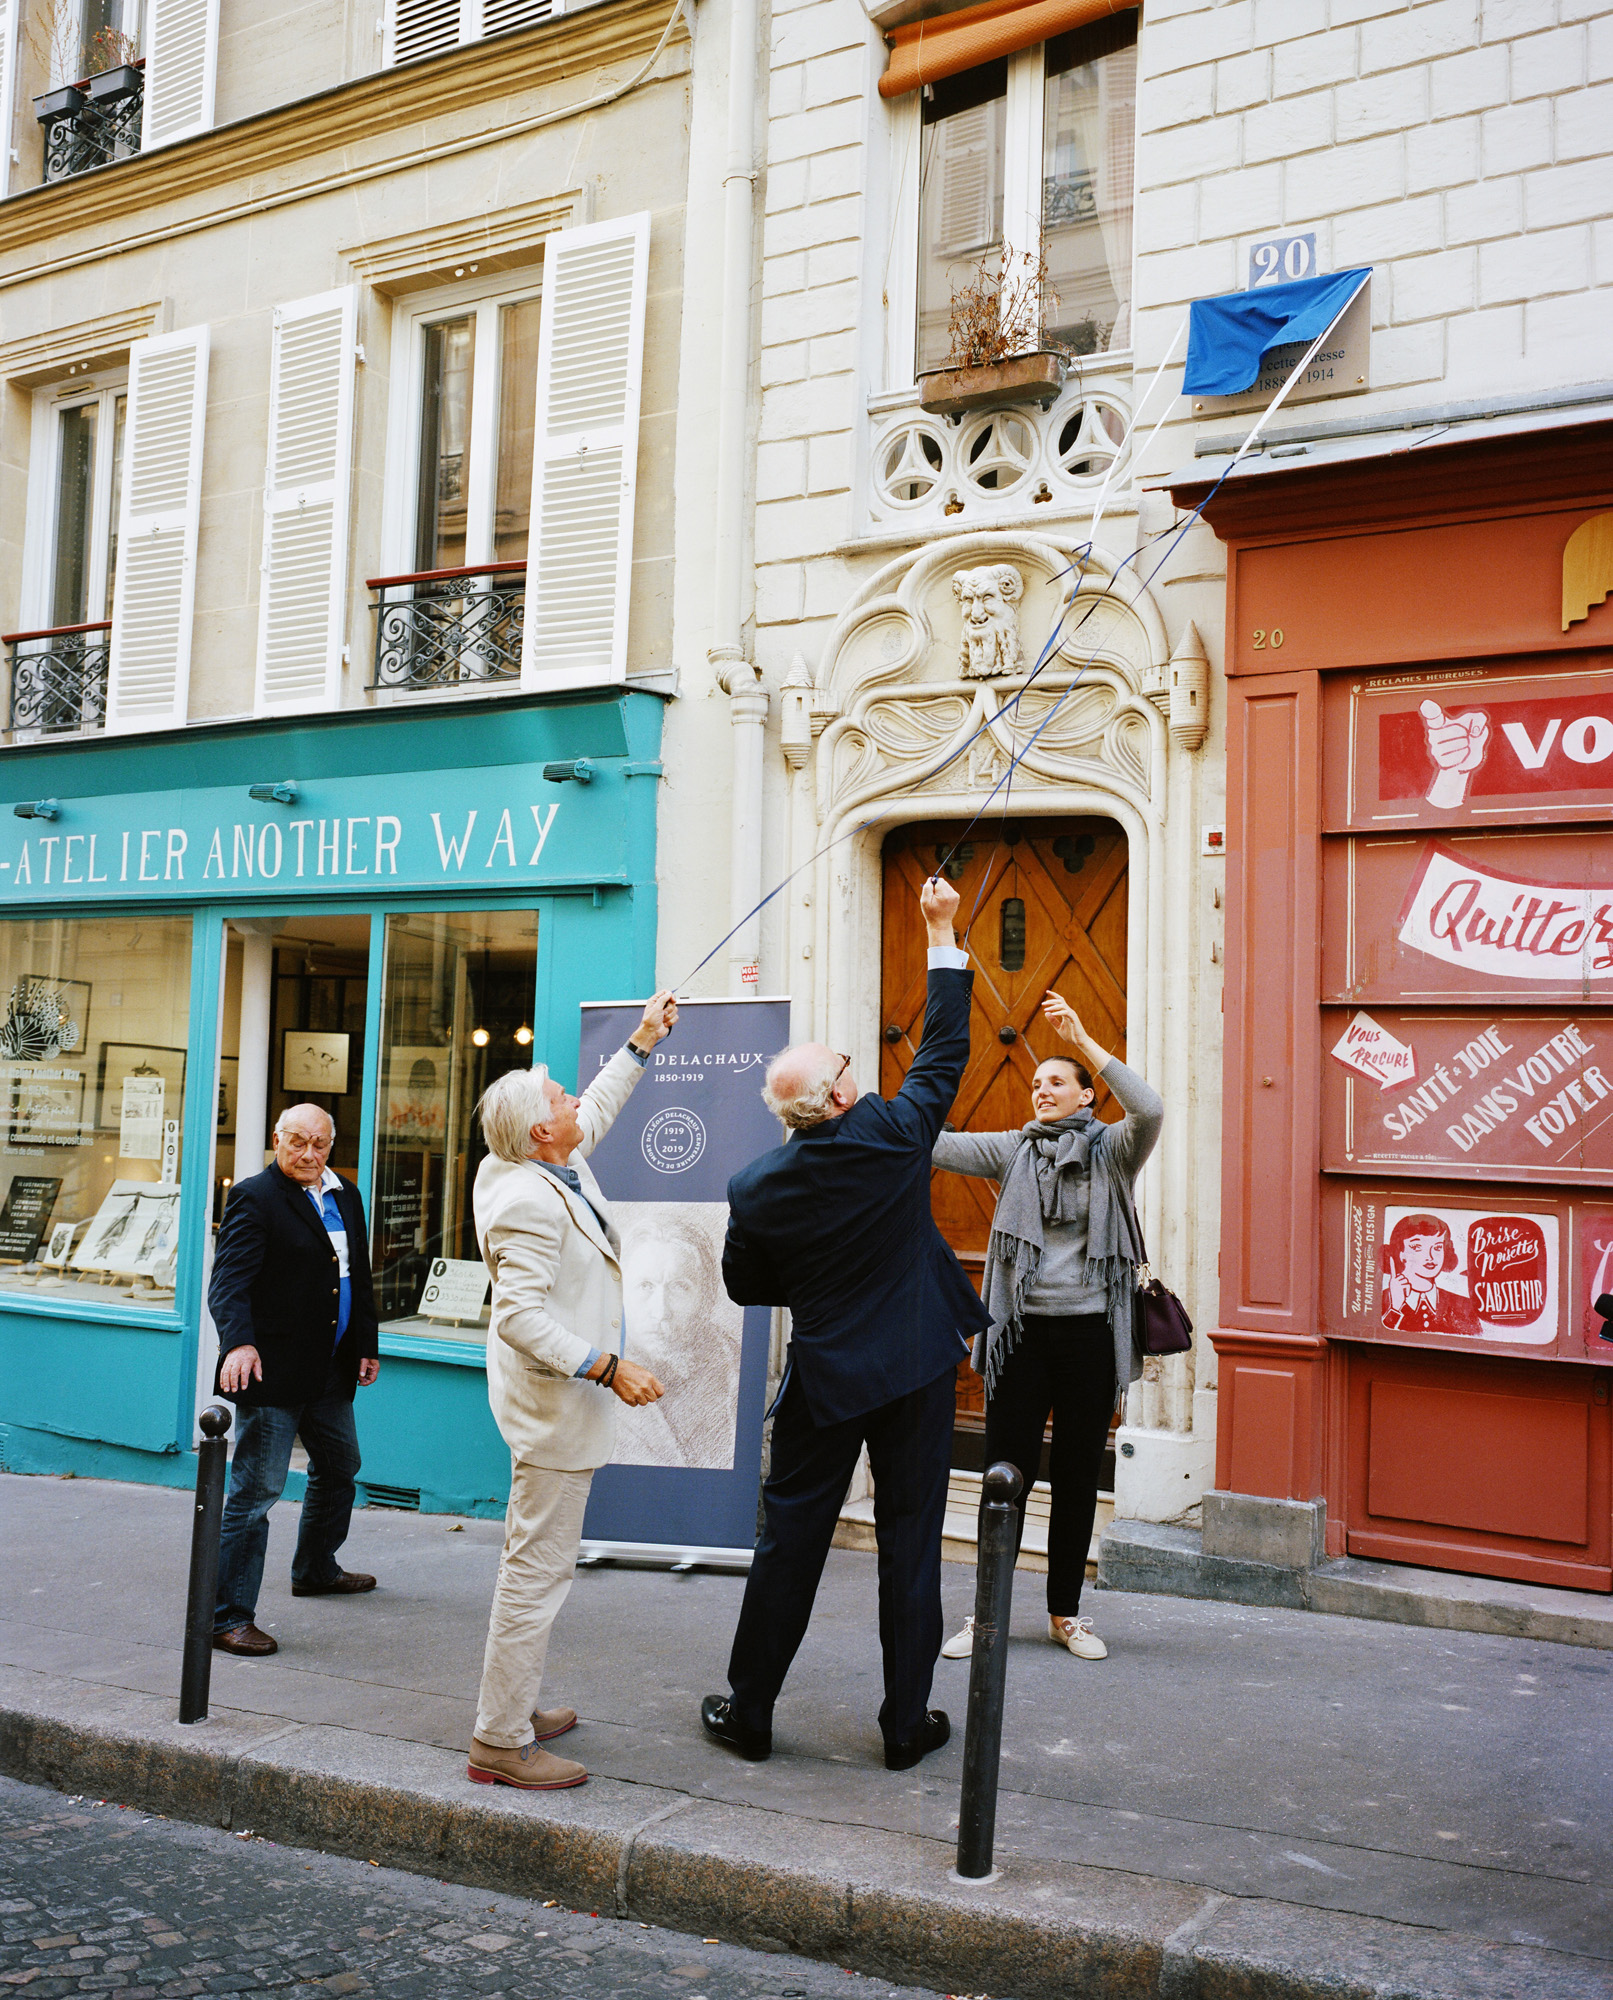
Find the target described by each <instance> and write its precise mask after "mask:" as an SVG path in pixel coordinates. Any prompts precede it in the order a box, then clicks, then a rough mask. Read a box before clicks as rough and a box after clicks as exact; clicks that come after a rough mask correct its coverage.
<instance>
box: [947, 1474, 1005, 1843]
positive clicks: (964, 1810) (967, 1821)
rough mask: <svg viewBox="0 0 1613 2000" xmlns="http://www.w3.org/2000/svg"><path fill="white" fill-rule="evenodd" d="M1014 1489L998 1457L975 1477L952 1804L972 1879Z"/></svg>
mask: <svg viewBox="0 0 1613 2000" xmlns="http://www.w3.org/2000/svg"><path fill="white" fill-rule="evenodd" d="M1019 1487H1020V1478H1019V1474H1018V1472H1017V1471H1016V1470H1015V1468H1014V1467H1013V1466H1011V1465H1009V1464H1008V1463H1007V1462H1006V1461H1003V1462H1002V1463H1000V1464H997V1465H994V1466H992V1467H991V1469H990V1470H989V1471H988V1472H987V1474H986V1476H985V1478H984V1480H983V1481H982V1482H981V1493H980V1555H979V1560H978V1563H977V1565H976V1568H975V1624H974V1651H973V1652H972V1653H971V1654H970V1656H969V1714H968V1720H967V1722H966V1723H965V1726H964V1734H963V1795H962V1797H961V1799H960V1800H959V1802H958V1873H959V1875H961V1876H962V1877H963V1878H964V1879H965V1880H966V1881H972V1882H978V1881H982V1880H984V1879H986V1878H988V1877H989V1876H990V1875H991V1874H992V1872H993V1871H992V1865H991V1850H992V1843H993V1842H994V1840H995V1839H996V1835H997V1776H998V1766H999V1763H1000V1761H1001V1757H1002V1742H1003V1693H1004V1690H1005V1688H1006V1686H1007V1682H1008V1617H1009V1612H1010V1611H1011V1609H1012V1607H1013V1600H1014V1558H1015V1557H1016V1556H1017V1555H1018V1553H1019V1515H1018V1511H1017V1509H1016V1507H1015V1505H1014V1503H1015V1501H1016V1500H1018V1498H1019Z"/></svg>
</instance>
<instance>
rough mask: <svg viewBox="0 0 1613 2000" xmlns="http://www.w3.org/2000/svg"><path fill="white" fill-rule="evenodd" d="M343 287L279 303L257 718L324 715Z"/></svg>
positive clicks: (341, 432)
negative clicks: (318, 712) (317, 712)
mask: <svg viewBox="0 0 1613 2000" xmlns="http://www.w3.org/2000/svg"><path fill="white" fill-rule="evenodd" d="M357 310H358V306H357V294H356V293H355V291H354V289H353V287H352V286H351V285H344V286H342V287H341V288H340V289H339V290H337V291H334V292H320V293H319V294H317V295H316V296H315V297H313V298H310V299H298V300H296V301H295V303H293V304H291V305H285V306H278V307H276V309H275V315H274V359H273V362H272V364H271V374H270V381H269V465H268V473H267V476H266V478H265V481H264V490H263V575H262V583H261V586H260V591H259V602H258V675H257V689H256V693H255V696H254V707H255V709H256V712H257V713H258V714H259V715H287V714H295V713H299V712H304V711H306V710H309V709H320V708H329V707H334V706H335V704H336V701H337V697H338V692H339V688H340V682H341V671H342V639H343V634H344V632H345V630H346V626H347V513H348V492H349V477H350V468H351V466H352V459H353V351H354V350H353V342H354V335H355V328H356V314H357Z"/></svg>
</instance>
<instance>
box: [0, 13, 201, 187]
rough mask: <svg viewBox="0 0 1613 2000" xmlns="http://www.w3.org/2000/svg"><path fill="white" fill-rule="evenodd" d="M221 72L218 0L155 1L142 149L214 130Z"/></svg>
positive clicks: (149, 19) (148, 22)
mask: <svg viewBox="0 0 1613 2000" xmlns="http://www.w3.org/2000/svg"><path fill="white" fill-rule="evenodd" d="M11 4H12V5H16V4H17V0H11ZM217 70H218V0H151V5H150V12H149V13H148V14H147V17H146V99H145V107H144V110H143V112H142V114H141V126H140V149H141V151H142V152H146V153H149V152H150V151H151V149H152V148H153V147H154V146H168V145H171V144H172V143H173V142H174V140H175V139H188V138H190V136H191V135H192V133H195V132H209V131H211V130H212V127H213V81H214V77H215V74H216V72H217Z"/></svg>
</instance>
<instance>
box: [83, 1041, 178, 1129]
mask: <svg viewBox="0 0 1613 2000" xmlns="http://www.w3.org/2000/svg"><path fill="white" fill-rule="evenodd" d="M130 1078H136V1079H138V1080H140V1081H141V1082H142V1083H144V1084H146V1085H147V1086H148V1087H149V1086H150V1084H151V1082H152V1079H154V1078H160V1079H161V1081H162V1112H161V1115H162V1117H164V1118H177V1117H179V1116H180V1115H181V1114H180V1107H181V1105H182V1103H183V1101H184V1094H185V1051H184V1050H183V1049H165V1048H160V1047H157V1046H155V1045H151V1044H147V1043H144V1042H103V1043H102V1044H101V1062H100V1071H99V1078H98V1083H97V1092H96V1113H95V1124H96V1129H97V1130H98V1131H101V1132H120V1131H122V1129H123V1098H124V1090H123V1086H124V1084H125V1083H127V1082H128V1081H129V1080H130ZM153 1094H154V1093H153Z"/></svg>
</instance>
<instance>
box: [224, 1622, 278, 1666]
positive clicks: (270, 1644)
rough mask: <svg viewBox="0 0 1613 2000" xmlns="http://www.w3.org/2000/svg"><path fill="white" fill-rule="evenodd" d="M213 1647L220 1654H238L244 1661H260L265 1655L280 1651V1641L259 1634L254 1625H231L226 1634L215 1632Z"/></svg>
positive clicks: (262, 1633) (261, 1633)
mask: <svg viewBox="0 0 1613 2000" xmlns="http://www.w3.org/2000/svg"><path fill="white" fill-rule="evenodd" d="M213 1645H214V1648H215V1650H216V1651H218V1652H220V1653H239V1654H240V1655H241V1657H242V1659H246V1660H250V1659H261V1658H262V1657H263V1655H264V1654H265V1653H278V1652H279V1650H280V1641H279V1640H278V1639H271V1638H270V1637H269V1635H268V1633H267V1632H260V1631H259V1630H258V1628H257V1626H256V1625H232V1626H231V1627H230V1629H229V1631H227V1632H215V1633H214V1634H213Z"/></svg>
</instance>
